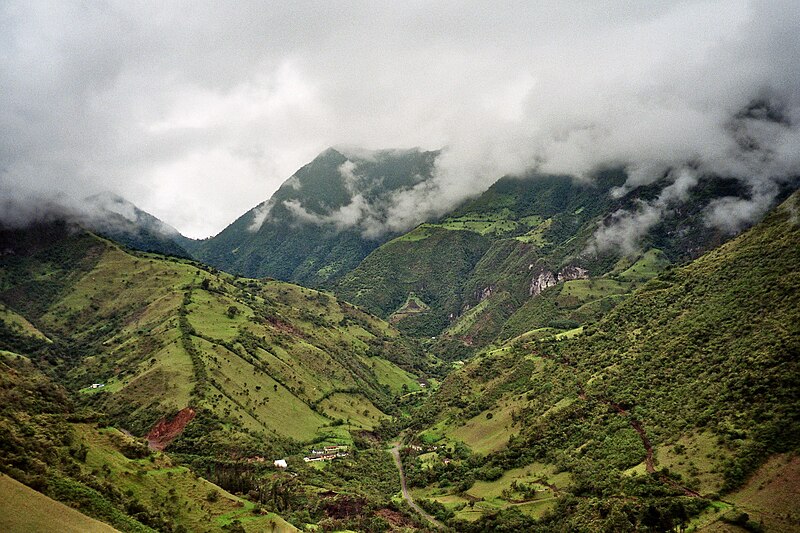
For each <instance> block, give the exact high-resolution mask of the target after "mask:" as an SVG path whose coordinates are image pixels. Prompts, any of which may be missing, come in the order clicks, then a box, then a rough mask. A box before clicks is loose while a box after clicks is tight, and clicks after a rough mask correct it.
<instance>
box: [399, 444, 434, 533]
mask: <svg viewBox="0 0 800 533" xmlns="http://www.w3.org/2000/svg"><path fill="white" fill-rule="evenodd" d="M391 452H392V457H394V464H395V466H397V471H398V472H400V487H401V488H402V489H403V499H405V500H406V501H407V502H408V505H410V506H411V508H412V509H414V510H415V511H416V512H418V513H419V514H420V515H421V516H422V518H424V519H425V520H427V521H428V522H430V523H431V524H432V525H433V526H435V527H437V528H439V529H445V530H446V529H447V526H445V525H444V524H442V523H441V522H439V521H438V520H436V519H435V518H434V517H433V516H431V515H430V514H428V513H427V512H425V509H423V508H422V507H420V506H419V505H417V503H416V502H415V501H414V498H413V497H412V496H411V493H410V492H408V487H407V486H406V473H405V472H403V463H402V461H400V444H395V445H394V446H392V449H391Z"/></svg>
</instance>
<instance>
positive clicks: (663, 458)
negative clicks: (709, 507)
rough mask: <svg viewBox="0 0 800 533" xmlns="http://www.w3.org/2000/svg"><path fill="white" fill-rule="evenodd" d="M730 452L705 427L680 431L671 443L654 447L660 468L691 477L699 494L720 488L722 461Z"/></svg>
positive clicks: (684, 476)
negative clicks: (678, 437) (682, 432)
mask: <svg viewBox="0 0 800 533" xmlns="http://www.w3.org/2000/svg"><path fill="white" fill-rule="evenodd" d="M729 456H730V452H729V451H728V450H726V449H725V447H723V446H720V445H719V444H718V443H717V438H716V437H715V436H714V435H713V434H712V433H710V432H708V431H698V432H695V433H692V434H689V435H683V436H681V438H680V439H678V441H677V442H675V443H674V444H672V445H669V446H663V447H658V448H656V455H655V457H656V460H657V461H658V467H659V468H668V469H669V470H670V471H672V472H678V473H679V474H681V476H683V478H684V479H689V480H694V481H693V483H694V484H695V485H696V486H697V488H698V491H699V492H700V493H701V494H711V493H715V492H719V490H720V489H721V488H722V484H723V478H722V473H721V463H722V462H723V461H725V460H726V459H727V458H728V457H729Z"/></svg>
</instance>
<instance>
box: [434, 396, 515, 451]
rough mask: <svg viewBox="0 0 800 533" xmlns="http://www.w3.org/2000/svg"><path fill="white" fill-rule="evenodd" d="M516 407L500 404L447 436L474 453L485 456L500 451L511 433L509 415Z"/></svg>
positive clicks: (509, 404) (510, 404)
mask: <svg viewBox="0 0 800 533" xmlns="http://www.w3.org/2000/svg"><path fill="white" fill-rule="evenodd" d="M516 407H517V406H516V405H514V404H513V403H511V402H509V403H507V404H501V405H500V406H499V407H498V408H497V409H492V410H491V411H489V412H484V413H480V414H479V415H476V416H474V417H473V418H471V419H469V420H467V422H466V423H465V424H464V425H463V426H460V427H457V428H455V429H453V430H451V431H449V432H448V436H449V437H450V438H452V439H456V440H460V441H462V442H464V443H465V444H466V445H467V446H469V447H470V448H471V449H472V451H473V452H475V453H480V454H487V453H490V452H495V451H497V450H500V449H501V448H503V447H504V446H505V445H506V443H507V442H508V438H509V437H510V436H511V433H512V432H513V428H512V425H511V424H512V421H511V413H512V411H513V410H514V409H515V408H516ZM488 415H491V418H489V417H488Z"/></svg>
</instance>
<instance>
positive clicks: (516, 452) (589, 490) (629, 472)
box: [406, 193, 800, 531]
mask: <svg viewBox="0 0 800 533" xmlns="http://www.w3.org/2000/svg"><path fill="white" fill-rule="evenodd" d="M799 209H800V195H798V194H797V193H796V194H795V195H793V196H792V197H791V198H790V199H789V200H787V201H786V202H785V203H784V204H782V205H781V206H780V207H779V208H777V209H776V210H775V211H773V212H772V213H771V214H770V215H768V216H767V218H766V219H765V220H764V221H763V222H762V223H761V224H759V225H758V226H756V227H754V228H753V229H751V230H749V231H747V232H746V233H744V234H742V235H741V236H739V237H737V238H736V239H734V240H732V241H730V242H729V243H727V244H725V245H723V246H721V247H719V248H717V249H715V250H713V251H711V252H709V253H707V254H706V255H704V256H702V257H700V258H699V259H697V260H695V261H693V262H691V263H689V264H688V265H686V266H684V267H680V268H671V269H668V270H667V271H666V272H664V273H662V274H660V275H659V276H658V277H656V278H655V279H653V280H651V281H649V282H648V283H646V284H645V285H644V286H643V287H641V288H639V289H638V290H637V291H636V292H635V293H633V295H632V296H631V297H630V298H628V299H627V300H625V301H624V302H622V303H621V304H619V305H617V306H616V307H615V308H614V309H613V310H611V311H610V312H608V313H607V314H606V315H605V316H604V317H603V318H602V319H600V320H599V321H597V322H596V323H593V324H591V325H589V326H587V327H585V328H584V329H583V332H582V333H581V334H577V335H574V336H571V337H569V338H564V339H562V340H554V339H553V338H552V337H551V338H550V339H549V340H544V341H537V340H535V339H536V337H535V336H530V337H527V338H521V339H518V340H515V341H512V342H511V343H509V344H507V345H506V346H504V347H502V348H499V349H494V350H490V351H486V352H484V353H483V354H481V355H480V356H478V357H477V358H476V359H474V360H472V361H470V362H469V363H468V364H467V365H465V366H464V367H463V368H462V369H461V370H458V371H456V372H454V373H453V374H451V375H450V376H448V378H447V379H446V380H445V381H444V383H443V384H442V386H441V388H440V389H439V392H438V393H437V395H436V396H435V397H434V398H433V399H432V401H431V402H429V403H428V404H426V405H425V406H424V407H423V408H422V409H420V410H419V411H418V412H417V413H416V416H414V417H412V419H411V424H412V428H413V429H414V434H415V435H416V438H417V439H418V442H420V443H432V444H435V445H437V446H438V448H437V449H436V450H435V451H434V454H435V455H434V456H433V457H431V456H430V455H429V454H425V453H424V452H425V451H426V450H425V449H423V450H422V451H420V452H417V451H413V450H409V453H408V455H407V457H406V465H407V467H406V469H407V471H408V472H409V478H410V479H411V480H412V484H413V485H415V486H417V487H418V488H417V489H415V490H416V491H417V493H418V494H419V496H420V497H424V498H428V499H429V500H431V501H432V502H433V503H429V505H431V506H432V508H438V509H439V510H440V516H442V517H448V516H449V517H452V519H453V520H455V521H454V522H452V523H453V524H454V525H457V529H459V530H464V531H472V530H475V531H483V530H487V529H492V528H497V527H500V526H501V525H503V526H504V527H512V526H511V524H515V527H519V528H528V529H530V530H533V529H534V528H535V527H540V528H542V529H543V530H558V531H563V530H570V531H574V530H592V531H595V530H609V531H611V530H613V531H633V530H636V529H637V528H639V529H642V528H650V529H651V530H652V529H655V530H667V529H669V528H671V527H678V525H679V524H683V526H682V527H685V526H688V525H690V524H694V525H695V526H698V527H699V526H703V527H712V525H714V524H719V523H722V522H719V521H720V520H721V521H727V522H732V523H739V524H740V525H744V526H746V528H750V529H748V530H751V531H757V530H762V529H758V528H763V530H766V531H772V530H775V531H790V530H793V529H795V528H797V527H798V525H800V524H799V523H798V522H797V516H796V515H795V513H794V512H793V511H791V509H790V507H791V506H790V504H787V500H786V498H785V496H784V495H785V494H787V491H788V493H791V491H796V490H797V488H798V486H800V478H798V476H797V473H798V471H797V468H796V466H795V463H794V459H792V457H793V456H794V455H793V454H796V453H797V452H798V451H799V446H800V440H798V435H800V400H798V398H800V395H798V391H800V382H798V379H797V377H798V376H799V375H800V368H798V361H797V357H796V356H797V354H798V353H800V344H798V343H800V326H799V325H798V324H800V315H798V310H800V300H798V298H800V277H798V273H797V269H796V265H798V264H800V225H799V224H798V222H797V212H798V210H799ZM642 269H643V270H644V266H642ZM636 270H637V271H638V270H639V267H637V269H636ZM626 272H627V274H625V276H624V277H630V276H631V275H632V274H633V271H632V270H631V269H630V268H628V269H626V270H624V271H622V272H621V273H620V275H623V274H624V273H626ZM562 290H563V289H562ZM420 454H422V455H420ZM780 454H789V455H780ZM444 459H447V461H444ZM781 465H787V466H786V467H783V466H781ZM778 472H780V474H777V473H778ZM776 475H778V476H779V477H780V479H781V481H780V484H778V482H777V481H776V477H775V476H776ZM751 476H754V477H751ZM759 479H760V480H761V481H754V480H759ZM754 483H756V484H758V483H761V486H762V487H765V486H770V487H774V488H775V491H776V493H775V494H768V493H766V492H759V491H758V490H757V489H755V488H754V487H755V485H754ZM779 485H780V486H779ZM435 502H439V503H438V504H437V503H435ZM440 504H441V505H440ZM743 512H746V513H748V517H744V518H743V516H744V515H743V514H742V513H743ZM533 520H538V521H537V522H534V521H533ZM470 524H473V525H470ZM760 524H763V525H760ZM714 527H716V526H714Z"/></svg>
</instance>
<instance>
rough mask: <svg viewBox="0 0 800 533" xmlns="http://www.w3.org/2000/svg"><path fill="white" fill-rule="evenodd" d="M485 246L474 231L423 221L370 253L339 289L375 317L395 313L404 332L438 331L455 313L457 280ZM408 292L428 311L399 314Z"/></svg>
mask: <svg viewBox="0 0 800 533" xmlns="http://www.w3.org/2000/svg"><path fill="white" fill-rule="evenodd" d="M487 248H488V241H487V239H485V238H484V237H482V236H480V235H478V234H476V233H474V232H472V231H464V230H450V229H444V228H441V227H435V226H430V225H428V224H423V225H422V226H420V227H418V228H417V229H415V230H414V231H412V232H410V233H407V234H405V235H403V236H402V237H398V238H397V239H394V240H392V241H390V242H388V243H386V244H384V245H383V246H381V248H380V249H379V251H376V252H375V253H373V254H371V255H370V256H368V257H367V258H366V259H365V260H364V261H363V262H362V263H361V264H360V265H359V266H358V267H357V268H356V269H355V270H353V271H352V272H350V273H349V274H347V275H346V276H345V277H344V278H343V279H342V280H341V282H340V283H339V284H338V286H337V293H338V294H339V295H340V296H341V297H342V298H344V299H345V300H348V301H352V302H354V303H356V304H358V305H360V306H362V307H364V308H365V309H367V310H369V311H371V312H373V313H376V314H378V315H379V316H383V317H389V316H390V315H392V314H393V313H394V316H395V317H396V318H397V319H398V320H397V323H398V325H399V327H400V328H401V329H403V330H404V331H406V332H410V333H412V334H414V335H418V336H430V335H436V334H438V332H439V331H441V330H442V328H444V327H445V326H446V325H447V324H448V317H449V316H450V315H455V314H458V312H459V310H460V302H461V301H462V299H463V295H462V293H461V280H463V279H464V278H465V277H466V276H467V275H468V274H469V272H470V271H472V269H473V268H474V266H475V263H476V262H477V261H478V260H479V259H480V257H481V256H482V255H483V254H484V252H485V251H486V249H487ZM412 293H413V295H414V297H415V298H418V299H419V300H420V304H417V307H419V308H422V307H423V306H427V307H428V308H429V310H427V311H424V312H419V313H413V314H409V313H400V311H402V309H403V307H404V303H405V302H406V300H407V299H408V298H409V296H410V295H412ZM401 315H406V316H401Z"/></svg>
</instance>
